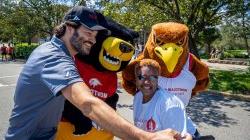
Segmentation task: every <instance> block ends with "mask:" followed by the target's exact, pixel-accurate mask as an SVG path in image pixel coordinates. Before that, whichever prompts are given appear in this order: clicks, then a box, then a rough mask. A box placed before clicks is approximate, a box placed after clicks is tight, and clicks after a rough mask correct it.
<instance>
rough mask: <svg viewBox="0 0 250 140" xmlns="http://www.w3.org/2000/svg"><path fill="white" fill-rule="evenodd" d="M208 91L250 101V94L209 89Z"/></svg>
mask: <svg viewBox="0 0 250 140" xmlns="http://www.w3.org/2000/svg"><path fill="white" fill-rule="evenodd" d="M207 92H210V93H218V94H221V95H223V96H227V97H230V98H233V99H237V100H241V101H247V102H250V95H244V94H232V93H230V92H222V91H217V90H207Z"/></svg>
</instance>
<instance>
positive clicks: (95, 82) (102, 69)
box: [56, 12, 139, 140]
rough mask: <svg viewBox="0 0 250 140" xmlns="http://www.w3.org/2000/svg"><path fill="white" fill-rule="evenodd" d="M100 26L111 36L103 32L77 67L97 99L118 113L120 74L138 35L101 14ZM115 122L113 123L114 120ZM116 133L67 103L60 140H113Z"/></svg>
mask: <svg viewBox="0 0 250 140" xmlns="http://www.w3.org/2000/svg"><path fill="white" fill-rule="evenodd" d="M97 18H98V21H99V24H100V25H102V26H103V27H105V28H107V29H108V30H109V31H110V32H109V33H107V32H106V31H99V32H98V34H97V37H96V44H95V45H94V46H93V47H92V48H91V51H90V54H89V55H86V56H83V55H80V54H77V55H76V56H75V58H74V59H75V64H76V67H77V69H78V71H79V74H80V75H81V77H82V78H83V80H84V82H85V84H86V85H87V86H88V87H89V88H90V90H91V92H92V93H93V95H94V96H96V97H98V98H100V99H102V100H103V101H104V102H106V103H107V104H108V105H109V106H111V107H112V108H113V109H116V104H117V101H118V98H119V96H118V94H117V93H116V90H117V87H118V79H117V73H118V72H119V71H121V70H123V69H124V68H125V67H126V66H127V65H128V63H129V61H130V60H131V58H132V56H133V54H134V51H135V48H134V46H133V45H132V44H133V41H134V39H135V38H137V37H138V36H139V35H138V33H137V32H135V31H133V30H131V29H128V28H126V27H124V26H123V25H121V24H119V23H117V22H115V21H113V20H111V19H109V18H107V17H104V16H103V15H102V14H101V13H98V12H97ZM110 121H112V120H110ZM113 138H114V136H113V135H112V133H110V132H108V131H106V130H103V129H102V128H100V127H99V126H98V125H97V124H96V123H95V122H94V121H92V120H90V119H89V118H88V117H86V116H84V115H83V114H82V113H81V111H80V110H78V109H77V108H76V107H74V106H73V105H72V104H71V103H70V102H69V101H66V102H65V105H64V111H63V115H62V119H61V122H60V123H59V126H58V133H57V136H56V140H97V139H98V140H112V139H113Z"/></svg>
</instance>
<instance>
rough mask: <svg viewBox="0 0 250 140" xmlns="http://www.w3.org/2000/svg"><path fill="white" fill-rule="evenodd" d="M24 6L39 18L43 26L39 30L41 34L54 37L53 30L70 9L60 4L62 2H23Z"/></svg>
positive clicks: (50, 0)
mask: <svg viewBox="0 0 250 140" xmlns="http://www.w3.org/2000/svg"><path fill="white" fill-rule="evenodd" d="M21 2H22V6H23V7H24V8H27V9H31V10H32V12H34V13H35V14H36V17H39V18H40V20H41V21H42V23H43V26H41V27H40V28H39V30H40V32H43V33H46V34H48V35H49V36H50V38H51V37H52V36H53V29H54V27H55V26H56V25H58V24H59V23H60V22H61V20H62V17H63V15H64V13H65V12H66V11H67V10H68V9H69V7H68V6H67V5H65V4H60V2H63V1H60V0H22V1H21Z"/></svg>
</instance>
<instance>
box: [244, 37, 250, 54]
mask: <svg viewBox="0 0 250 140" xmlns="http://www.w3.org/2000/svg"><path fill="white" fill-rule="evenodd" d="M244 41H245V45H246V49H247V54H248V57H250V48H249V45H248V42H247V36H246V35H244Z"/></svg>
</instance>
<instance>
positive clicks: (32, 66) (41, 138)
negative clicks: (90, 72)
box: [5, 37, 82, 140]
mask: <svg viewBox="0 0 250 140" xmlns="http://www.w3.org/2000/svg"><path fill="white" fill-rule="evenodd" d="M75 82H82V79H81V78H80V76H79V74H78V71H77V69H76V67H75V64H74V61H73V59H72V57H71V56H70V54H69V52H68V50H67V48H66V47H65V45H64V44H63V42H62V41H61V40H60V39H58V38H56V37H53V38H52V40H51V41H50V42H47V43H45V44H43V45H41V46H39V47H38V48H36V49H35V50H34V51H33V52H32V54H31V56H30V57H29V59H28V60H27V62H26V64H25V65H24V68H23V70H22V72H21V74H20V76H19V79H18V82H17V86H16V91H15V96H14V102H15V105H14V109H13V110H12V114H11V117H10V120H9V122H10V126H9V128H8V131H7V134H6V136H5V139H6V140H32V139H34V140H52V139H53V138H54V135H55V133H56V127H57V125H58V122H59V120H60V118H61V114H62V111H63V106H64V101H65V98H64V97H63V96H62V95H61V90H62V89H63V88H64V87H67V86H68V85H70V84H72V83H75Z"/></svg>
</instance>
